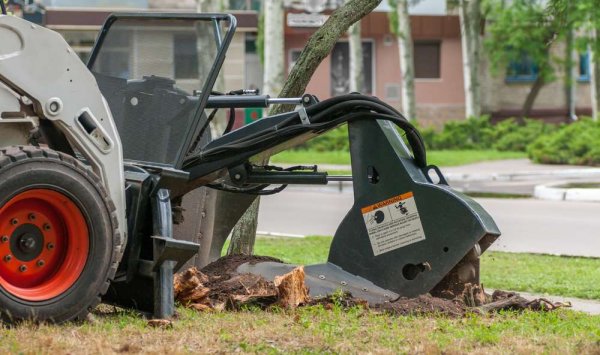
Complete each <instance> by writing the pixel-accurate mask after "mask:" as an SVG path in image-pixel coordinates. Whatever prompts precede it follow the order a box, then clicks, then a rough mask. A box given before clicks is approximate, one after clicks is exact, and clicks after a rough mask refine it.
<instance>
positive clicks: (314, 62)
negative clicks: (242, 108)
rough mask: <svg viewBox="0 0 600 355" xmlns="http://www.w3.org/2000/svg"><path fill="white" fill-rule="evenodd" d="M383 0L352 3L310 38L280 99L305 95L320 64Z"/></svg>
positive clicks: (276, 109)
mask: <svg viewBox="0 0 600 355" xmlns="http://www.w3.org/2000/svg"><path fill="white" fill-rule="evenodd" d="M381 1H382V0H350V1H348V2H347V3H346V4H345V5H344V6H342V7H340V8H339V9H337V10H336V11H334V12H333V14H331V16H330V17H329V19H328V20H327V21H326V22H325V24H324V25H323V26H321V28H319V29H318V30H317V31H316V32H315V33H313V34H312V36H310V38H309V39H308V42H307V43H306V46H304V49H303V50H302V53H300V57H299V58H298V61H297V62H296V65H295V66H294V67H293V68H292V71H291V72H290V75H289V76H288V79H287V80H286V82H285V85H284V86H283V90H281V93H280V95H279V96H280V97H296V96H301V95H303V94H304V91H305V90H306V86H308V83H309V82H310V79H311V78H312V76H313V74H314V73H315V71H316V70H317V68H318V67H319V64H321V62H322V61H323V59H325V58H326V57H327V56H328V55H329V53H331V50H332V49H333V47H334V46H335V44H336V43H337V41H338V39H339V38H340V37H341V36H342V35H343V34H344V33H345V32H346V31H347V30H348V27H350V26H351V25H353V24H354V23H356V22H357V21H359V20H360V19H361V18H363V17H365V16H366V15H368V14H369V13H370V12H371V11H373V10H374V9H375V8H376V7H377V5H379V4H380V3H381ZM290 109H293V107H292V108H290V107H289V106H286V105H278V106H274V107H273V108H272V109H271V111H270V112H269V114H271V115H275V114H278V113H282V112H286V111H289V110H290Z"/></svg>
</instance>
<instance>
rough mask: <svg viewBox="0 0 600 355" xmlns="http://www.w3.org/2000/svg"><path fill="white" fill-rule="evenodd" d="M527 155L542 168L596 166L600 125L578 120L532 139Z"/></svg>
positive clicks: (598, 152)
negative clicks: (542, 165) (548, 165)
mask: <svg viewBox="0 0 600 355" xmlns="http://www.w3.org/2000/svg"><path fill="white" fill-rule="evenodd" d="M527 152H528V154H529V157H530V158H531V160H533V161H535V162H537V163H544V164H572V165H600V122H594V121H592V120H590V119H582V120H580V121H578V122H575V123H572V124H570V125H565V126H562V127H561V128H560V129H558V130H555V131H554V132H552V133H550V134H546V135H542V136H540V137H538V138H537V139H535V140H534V141H533V142H532V143H531V144H530V145H529V147H528V149H527Z"/></svg>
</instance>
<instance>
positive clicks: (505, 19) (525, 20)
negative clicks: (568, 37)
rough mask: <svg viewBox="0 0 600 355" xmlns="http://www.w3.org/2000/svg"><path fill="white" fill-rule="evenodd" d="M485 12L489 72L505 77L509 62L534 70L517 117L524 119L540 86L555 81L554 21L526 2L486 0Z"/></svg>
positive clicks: (530, 2) (532, 3) (542, 10)
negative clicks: (527, 64) (531, 67)
mask: <svg viewBox="0 0 600 355" xmlns="http://www.w3.org/2000/svg"><path fill="white" fill-rule="evenodd" d="M485 12H486V14H487V18H488V24H487V26H486V32H487V33H488V38H487V39H486V40H485V41H484V46H485V49H486V51H487V53H488V56H489V58H490V62H491V65H492V70H493V71H494V72H496V73H498V72H501V73H502V74H505V73H506V70H507V67H509V65H510V64H511V63H523V62H527V61H528V62H530V63H531V64H532V65H533V66H535V68H537V75H536V78H535V80H534V82H533V83H532V85H531V88H530V90H529V93H528V94H527V97H526V98H525V101H524V102H523V105H522V108H521V113H520V115H519V116H520V117H519V118H520V119H522V118H524V117H528V116H529V114H530V113H531V110H532V108H533V105H534V103H535V100H536V98H537V96H538V94H539V92H540V90H541V89H542V87H543V86H544V85H545V84H547V83H549V82H551V81H552V80H554V79H555V75H554V68H553V58H552V56H551V55H550V48H551V47H552V45H553V43H554V42H555V40H556V38H557V34H558V31H557V21H556V20H555V19H554V18H552V16H548V13H547V12H546V10H545V8H544V6H542V5H541V4H540V3H538V2H537V1H530V0H513V1H502V0H490V1H488V2H487V4H486V9H485ZM508 70H509V72H510V70H511V69H510V68H509V69H508Z"/></svg>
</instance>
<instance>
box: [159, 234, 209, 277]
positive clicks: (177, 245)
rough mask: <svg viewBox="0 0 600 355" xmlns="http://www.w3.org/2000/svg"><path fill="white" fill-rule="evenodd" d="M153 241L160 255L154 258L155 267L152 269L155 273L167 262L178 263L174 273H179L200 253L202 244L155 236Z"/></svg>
mask: <svg viewBox="0 0 600 355" xmlns="http://www.w3.org/2000/svg"><path fill="white" fill-rule="evenodd" d="M152 240H153V241H154V250H156V251H158V255H155V256H154V259H155V260H154V266H153V267H152V271H155V272H156V271H158V270H159V269H160V267H161V266H162V265H163V264H164V263H165V262H167V261H175V262H176V264H175V266H174V267H173V272H177V271H179V269H181V267H182V266H183V265H184V264H185V263H186V262H188V260H190V259H191V258H193V257H194V255H196V254H197V253H198V251H200V244H197V243H192V242H188V241H185V240H176V239H173V238H166V237H161V236H153V237H152Z"/></svg>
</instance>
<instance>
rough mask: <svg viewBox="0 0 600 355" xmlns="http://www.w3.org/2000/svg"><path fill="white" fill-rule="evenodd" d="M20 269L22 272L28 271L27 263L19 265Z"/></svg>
mask: <svg viewBox="0 0 600 355" xmlns="http://www.w3.org/2000/svg"><path fill="white" fill-rule="evenodd" d="M19 271H21V272H25V271H27V266H26V265H21V266H19Z"/></svg>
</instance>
